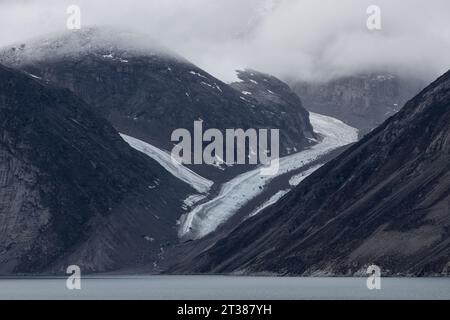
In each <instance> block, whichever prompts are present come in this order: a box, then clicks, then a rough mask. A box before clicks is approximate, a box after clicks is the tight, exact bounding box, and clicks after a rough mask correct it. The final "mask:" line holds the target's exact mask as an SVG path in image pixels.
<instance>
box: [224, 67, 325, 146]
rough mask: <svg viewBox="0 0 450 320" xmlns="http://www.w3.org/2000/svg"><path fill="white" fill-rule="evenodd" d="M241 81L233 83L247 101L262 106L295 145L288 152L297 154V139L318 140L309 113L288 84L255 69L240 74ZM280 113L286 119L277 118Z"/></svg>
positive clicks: (290, 144) (276, 125)
mask: <svg viewBox="0 0 450 320" xmlns="http://www.w3.org/2000/svg"><path fill="white" fill-rule="evenodd" d="M238 78H239V79H240V80H241V81H240V82H234V83H232V84H231V86H232V87H233V88H235V89H236V90H238V91H239V92H240V93H241V94H242V95H243V96H244V97H245V98H246V99H248V100H250V101H254V104H256V105H259V106H261V107H260V109H261V112H262V113H263V114H264V115H266V116H267V117H268V118H270V117H274V119H273V121H274V125H275V127H277V128H282V130H283V131H284V132H285V136H284V139H288V140H287V141H285V144H286V145H289V146H293V147H292V148H290V147H289V148H288V150H287V152H288V153H291V152H294V151H297V148H296V147H295V146H298V142H297V141H295V137H305V138H306V139H308V140H310V141H312V140H313V139H315V138H317V137H316V135H315V134H314V130H313V127H312V125H311V123H310V121H309V113H308V111H306V110H305V109H304V108H303V105H302V102H301V100H300V98H299V96H297V94H295V93H294V92H293V91H292V90H291V88H290V87H289V85H287V84H286V83H284V82H282V81H281V80H279V79H277V78H275V77H273V76H271V75H268V74H264V73H261V72H258V71H255V70H245V71H238ZM277 114H283V115H285V117H283V118H278V119H277V118H276V115H277Z"/></svg>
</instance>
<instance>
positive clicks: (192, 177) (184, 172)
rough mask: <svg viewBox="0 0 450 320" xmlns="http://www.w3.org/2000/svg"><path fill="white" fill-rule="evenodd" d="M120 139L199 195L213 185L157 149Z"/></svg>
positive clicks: (128, 139)
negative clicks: (189, 186)
mask: <svg viewBox="0 0 450 320" xmlns="http://www.w3.org/2000/svg"><path fill="white" fill-rule="evenodd" d="M120 136H121V137H122V139H124V140H125V142H127V143H128V144H129V145H130V146H131V147H132V148H133V149H136V150H137V151H139V152H142V153H144V154H146V155H147V156H149V157H150V158H152V159H153V160H155V161H157V162H158V163H159V164H160V165H161V166H163V167H164V168H165V169H166V170H167V171H169V172H170V173H171V174H172V175H174V176H175V177H177V178H178V179H180V180H181V181H184V182H186V183H187V184H189V185H191V186H192V187H193V188H194V189H195V190H197V191H198V192H200V193H207V192H208V191H209V189H210V188H211V187H212V185H213V184H214V182H213V181H211V180H208V179H205V178H203V177H202V176H200V175H199V174H197V173H195V172H194V171H192V170H190V169H188V168H186V167H185V166H183V165H182V164H177V163H174V161H172V160H173V159H172V156H171V155H170V154H169V153H168V152H165V151H163V150H161V149H158V148H157V147H155V146H152V145H151V144H148V143H146V142H144V141H141V140H139V139H136V138H133V137H130V136H127V135H125V134H120Z"/></svg>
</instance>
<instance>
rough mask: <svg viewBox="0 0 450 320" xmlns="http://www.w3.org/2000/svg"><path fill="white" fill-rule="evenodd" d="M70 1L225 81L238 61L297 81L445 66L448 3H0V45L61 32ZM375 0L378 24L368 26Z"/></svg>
mask: <svg viewBox="0 0 450 320" xmlns="http://www.w3.org/2000/svg"><path fill="white" fill-rule="evenodd" d="M72 4H75V5H78V6H80V8H81V14H82V15H81V19H82V26H88V25H112V26H114V27H119V28H126V29H137V30H139V31H140V32H146V33H149V35H150V36H152V37H153V38H155V39H157V40H158V41H159V42H161V43H162V44H163V45H165V46H167V47H168V48H170V49H171V50H174V51H176V52H178V53H179V54H181V55H182V56H184V57H186V58H188V59H189V60H191V61H192V62H193V63H195V64H197V65H199V66H200V67H202V68H204V69H206V70H207V71H209V72H210V73H212V74H213V75H215V76H217V77H219V78H221V79H223V80H225V81H232V80H233V78H234V73H233V70H234V69H242V68H244V67H249V68H254V69H257V70H261V71H264V72H268V73H272V74H274V75H276V76H279V77H284V78H295V79H301V80H327V79H329V78H335V77H341V76H346V75H352V74H356V73H365V72H372V71H380V72H385V71H386V72H391V73H397V74H401V75H405V76H408V75H409V74H410V73H413V74H414V75H416V76H417V75H419V76H420V77H422V78H423V79H424V80H431V79H432V78H434V77H436V76H437V75H438V74H441V73H443V72H445V71H446V70H447V68H448V65H449V64H450V56H449V55H448V52H450V20H449V19H448V12H449V11H450V2H449V1H447V0H432V1H425V0H410V1H408V2H404V1H403V2H400V1H388V0H377V1H376V2H374V1H368V0H367V1H366V0H343V1H339V2H337V1H333V0H323V1H320V2H319V1H313V0H297V1H289V0H268V1H267V0H246V1H239V0H215V1H210V0H189V1H186V0H150V1H144V0H130V1H124V0H95V1H92V0H91V1H87V0H75V1H73V0H71V1H66V0H42V1H30V0H19V1H17V0H14V1H12V0H0V35H1V36H0V46H4V45H8V44H11V43H16V42H18V41H22V40H23V41H25V40H26V39H28V38H30V37H35V36H39V35H43V34H46V33H49V32H57V31H62V30H63V29H65V28H66V19H67V17H68V15H67V14H66V9H67V7H68V5H72ZM372 4H375V5H378V6H379V7H380V8H381V18H382V29H381V30H379V31H369V30H368V29H367V27H366V20H367V18H368V14H367V13H366V10H367V7H368V6H369V5H372ZM424 62H426V63H424Z"/></svg>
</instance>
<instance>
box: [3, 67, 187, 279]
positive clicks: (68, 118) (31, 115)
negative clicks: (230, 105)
mask: <svg viewBox="0 0 450 320" xmlns="http://www.w3.org/2000/svg"><path fill="white" fill-rule="evenodd" d="M190 192H193V190H191V189H190V188H188V187H187V185H184V184H183V183H181V182H179V181H178V180H177V179H175V178H173V177H172V176H171V175H170V174H169V173H168V172H166V171H165V170H164V169H163V168H162V167H160V166H159V165H158V164H157V163H156V162H154V161H152V160H151V159H149V158H147V157H146V156H144V155H142V154H141V153H139V152H137V151H135V150H133V149H131V147H129V146H128V144H126V143H125V142H124V141H123V140H122V139H121V138H120V136H119V134H118V133H117V132H116V131H115V130H114V129H113V127H112V126H111V125H110V124H109V123H107V122H106V121H105V120H103V119H102V118H100V117H98V116H96V115H95V114H94V113H93V112H92V107H90V106H88V105H87V104H86V103H85V102H83V101H82V100H81V99H79V98H78V97H76V96H74V95H73V94H72V93H71V92H70V91H69V90H67V89H56V88H54V87H53V86H51V85H48V84H46V83H45V82H43V81H40V80H38V79H35V78H33V77H31V76H29V75H27V74H25V73H22V72H19V71H14V70H12V69H9V68H6V67H3V66H0V273H1V274H10V273H37V272H51V271H60V270H63V269H64V268H66V267H67V266H68V265H71V264H77V265H79V266H80V267H81V268H82V270H83V271H85V272H87V271H107V270H113V269H117V268H126V267H130V266H133V267H136V266H139V265H141V264H149V263H152V261H154V260H156V257H157V256H158V254H160V250H161V248H162V247H163V246H164V245H166V244H167V243H168V242H170V241H175V240H176V239H177V233H176V229H175V225H176V221H177V219H178V218H179V216H180V215H181V213H182V212H181V203H180V201H178V199H182V198H184V197H185V196H186V195H187V194H188V193H190Z"/></svg>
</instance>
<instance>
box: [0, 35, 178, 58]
mask: <svg viewBox="0 0 450 320" xmlns="http://www.w3.org/2000/svg"><path fill="white" fill-rule="evenodd" d="M85 53H97V54H101V55H105V56H107V55H110V54H115V55H117V56H121V57H130V56H136V55H150V56H152V55H158V56H168V57H172V58H176V59H177V60H184V59H183V58H181V57H180V56H178V55H177V54H175V53H174V52H171V51H170V50H168V49H167V48H164V47H163V46H162V45H161V44H159V43H158V42H157V41H155V40H154V39H152V38H151V37H149V36H148V35H146V34H143V33H139V32H134V31H131V30H122V29H115V28H112V27H104V26H101V27H100V26H92V27H85V28H83V29H81V30H72V31H69V30H68V31H65V32H62V33H53V34H50V35H47V36H45V37H39V38H34V39H31V40H30V41H29V42H25V43H19V44H15V45H11V46H9V47H7V48H6V49H4V50H2V54H1V55H0V61H1V62H3V61H4V62H7V63H8V64H11V63H13V64H16V65H21V64H27V63H31V62H36V61H41V60H49V59H58V58H63V57H72V56H74V57H76V56H78V55H81V54H85Z"/></svg>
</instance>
